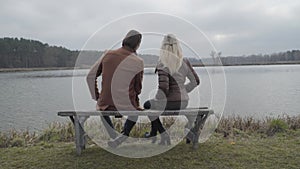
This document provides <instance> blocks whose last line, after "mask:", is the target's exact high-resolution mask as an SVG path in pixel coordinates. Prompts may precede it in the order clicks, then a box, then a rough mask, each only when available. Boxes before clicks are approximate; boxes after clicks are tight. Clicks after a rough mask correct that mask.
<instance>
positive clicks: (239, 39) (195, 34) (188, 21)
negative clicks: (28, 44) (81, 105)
mask: <svg viewBox="0 0 300 169" xmlns="http://www.w3.org/2000/svg"><path fill="white" fill-rule="evenodd" d="M0 2H1V5H0V36H1V37H24V38H29V39H35V40H40V41H42V42H44V43H48V44H50V45H59V46H64V47H66V48H69V49H82V48H83V46H84V44H86V46H85V47H84V48H85V49H94V50H104V49H106V48H110V47H112V46H115V47H118V46H119V42H120V40H122V38H123V36H124V35H125V34H126V32H127V31H128V30H129V29H137V30H139V31H140V32H142V33H143V34H144V38H143V43H142V44H141V49H140V52H141V53H155V52H153V51H155V50H156V51H157V49H159V47H160V42H161V40H162V36H161V35H163V34H166V33H173V34H175V35H176V36H177V37H178V39H180V40H181V41H182V44H183V48H184V51H185V53H186V55H191V52H188V50H190V51H195V52H196V53H198V54H200V55H202V56H205V55H208V53H209V51H210V50H212V49H213V48H212V47H211V44H210V43H209V40H210V41H211V42H212V44H214V46H215V47H216V49H217V50H218V51H222V53H223V55H224V56H227V55H244V54H245V55H249V54H258V53H263V54H265V53H274V52H280V51H286V50H292V49H299V48H300V1H299V0H284V1H283V0H233V1H229V0H228V1H214V0H204V1H202V0H182V1H180V0H151V1H145V0H144V1H143V0H127V1H117V0H105V1H104V0H93V1H76V2H75V1H74V0H60V1H50V0H48V1H43V0H23V1H21V0H19V1H17V0H0ZM145 12H146V13H145ZM143 13H144V14H143ZM159 13H160V14H159ZM125 16H127V17H125ZM122 17H123V18H122ZM109 23H110V24H109ZM100 28H102V29H100ZM198 29H199V30H200V31H199V30H198ZM92 35H93V36H92ZM205 36H207V38H208V39H209V40H208V39H207V38H206V37H205Z"/></svg>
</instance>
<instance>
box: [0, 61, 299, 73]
mask: <svg viewBox="0 0 300 169" xmlns="http://www.w3.org/2000/svg"><path fill="white" fill-rule="evenodd" d="M296 64H300V62H280V63H261V64H228V65H215V64H209V65H205V66H204V65H199V64H193V67H211V66H266V65H296ZM154 67H155V65H145V68H154ZM72 69H74V67H32V68H0V73H1V72H29V71H47V70H72ZM75 69H89V67H75Z"/></svg>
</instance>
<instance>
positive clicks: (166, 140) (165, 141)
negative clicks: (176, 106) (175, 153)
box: [159, 131, 171, 145]
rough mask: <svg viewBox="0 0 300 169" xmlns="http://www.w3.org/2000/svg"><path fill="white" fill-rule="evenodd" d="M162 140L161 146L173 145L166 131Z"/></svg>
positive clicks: (162, 135)
mask: <svg viewBox="0 0 300 169" xmlns="http://www.w3.org/2000/svg"><path fill="white" fill-rule="evenodd" d="M160 136H161V140H160V142H159V145H171V139H170V136H169V134H168V133H167V132H166V131H165V132H163V133H162V134H161V135H160Z"/></svg>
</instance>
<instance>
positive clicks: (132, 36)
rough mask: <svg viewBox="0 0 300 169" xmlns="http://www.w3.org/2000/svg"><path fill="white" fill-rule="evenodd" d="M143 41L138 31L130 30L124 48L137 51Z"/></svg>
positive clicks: (124, 40)
mask: <svg viewBox="0 0 300 169" xmlns="http://www.w3.org/2000/svg"><path fill="white" fill-rule="evenodd" d="M141 40H142V34H141V33H139V32H138V31H136V30H130V31H129V32H128V33H127V34H126V36H125V38H124V39H123V42H122V46H124V47H128V48H130V49H132V50H133V51H136V50H137V49H138V48H139V46H140V44H141Z"/></svg>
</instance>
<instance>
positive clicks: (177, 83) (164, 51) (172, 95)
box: [144, 34, 200, 145]
mask: <svg viewBox="0 0 300 169" xmlns="http://www.w3.org/2000/svg"><path fill="white" fill-rule="evenodd" d="M155 73H158V92H157V94H156V96H155V99H152V100H148V101H146V102H145V103H144V108H145V109H158V110H179V109H185V108H186V107H187V105H188V100H189V97H188V93H189V92H191V91H192V90H193V89H194V88H195V87H196V86H197V85H199V83H200V80H199V77H198V75H197V74H196V72H195V70H194V69H193V67H192V66H191V64H190V62H189V61H188V60H187V59H184V58H183V56H182V50H181V47H180V44H179V41H178V40H177V39H176V37H175V36H174V35H172V34H168V35H166V36H165V37H164V39H163V42H162V46H161V50H160V55H159V60H158V64H157V67H156V70H155ZM186 78H188V79H189V81H190V82H189V83H187V84H185V80H186ZM149 119H150V120H151V132H150V133H148V132H147V133H146V134H145V137H146V138H150V137H151V138H152V142H153V143H155V142H156V135H157V131H159V133H160V134H161V142H160V144H163V145H164V144H170V136H169V135H168V133H167V132H165V129H164V127H163V126H162V123H161V121H160V120H159V118H158V117H157V116H149Z"/></svg>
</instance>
